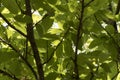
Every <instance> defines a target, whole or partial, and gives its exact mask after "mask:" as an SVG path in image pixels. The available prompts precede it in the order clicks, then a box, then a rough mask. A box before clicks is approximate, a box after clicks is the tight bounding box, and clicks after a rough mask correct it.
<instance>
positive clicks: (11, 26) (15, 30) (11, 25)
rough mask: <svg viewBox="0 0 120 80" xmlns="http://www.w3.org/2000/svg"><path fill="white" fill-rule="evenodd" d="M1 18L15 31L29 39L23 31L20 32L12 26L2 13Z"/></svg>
mask: <svg viewBox="0 0 120 80" xmlns="http://www.w3.org/2000/svg"><path fill="white" fill-rule="evenodd" d="M0 17H1V18H2V19H3V20H4V21H5V22H6V23H7V24H8V25H9V26H10V27H11V28H12V29H14V30H15V31H17V32H18V33H20V34H21V35H22V36H24V37H27V36H26V35H25V34H24V33H23V32H22V31H20V30H18V29H17V28H16V27H15V26H14V25H12V24H11V23H10V22H9V21H8V20H7V19H6V18H5V17H4V16H3V15H2V14H1V13H0Z"/></svg>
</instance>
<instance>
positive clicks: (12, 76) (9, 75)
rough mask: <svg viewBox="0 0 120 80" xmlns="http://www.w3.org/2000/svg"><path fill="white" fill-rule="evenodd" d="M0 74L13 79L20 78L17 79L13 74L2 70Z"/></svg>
mask: <svg viewBox="0 0 120 80" xmlns="http://www.w3.org/2000/svg"><path fill="white" fill-rule="evenodd" d="M0 74H3V75H5V76H8V77H10V78H11V79H13V80H20V79H18V78H17V77H16V76H15V75H11V74H9V73H8V72H6V71H3V70H0Z"/></svg>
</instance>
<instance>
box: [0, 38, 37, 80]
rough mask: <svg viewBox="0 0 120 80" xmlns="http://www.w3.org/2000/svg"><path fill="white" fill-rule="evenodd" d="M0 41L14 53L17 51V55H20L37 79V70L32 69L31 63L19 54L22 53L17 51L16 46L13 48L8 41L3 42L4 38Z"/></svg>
mask: <svg viewBox="0 0 120 80" xmlns="http://www.w3.org/2000/svg"><path fill="white" fill-rule="evenodd" d="M0 41H2V42H3V43H5V44H7V45H8V46H9V47H10V48H11V49H12V50H13V51H15V52H16V53H18V55H19V56H20V57H21V59H22V60H23V61H24V62H25V63H26V65H27V66H28V67H29V68H30V70H31V71H32V73H33V75H34V76H35V78H36V79H37V74H36V72H35V70H34V69H33V68H32V66H31V65H30V63H29V62H28V61H27V60H26V59H25V58H24V57H23V56H22V55H21V54H20V53H19V52H20V51H19V50H17V49H16V48H15V47H14V46H12V44H10V43H8V42H7V41H5V40H3V39H2V38H0Z"/></svg>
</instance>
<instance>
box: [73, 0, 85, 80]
mask: <svg viewBox="0 0 120 80" xmlns="http://www.w3.org/2000/svg"><path fill="white" fill-rule="evenodd" d="M81 5H82V6H81V12H80V18H79V26H78V29H77V35H76V43H75V45H76V47H75V57H74V72H75V80H79V70H78V64H77V61H78V45H79V42H80V38H81V36H82V32H81V31H82V27H83V16H84V8H85V6H84V0H81Z"/></svg>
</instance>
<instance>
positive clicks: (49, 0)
mask: <svg viewBox="0 0 120 80" xmlns="http://www.w3.org/2000/svg"><path fill="white" fill-rule="evenodd" d="M47 1H48V2H49V3H51V4H55V3H56V2H57V0H47Z"/></svg>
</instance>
